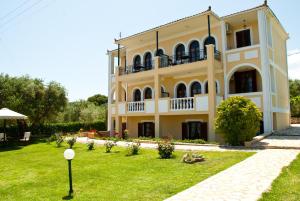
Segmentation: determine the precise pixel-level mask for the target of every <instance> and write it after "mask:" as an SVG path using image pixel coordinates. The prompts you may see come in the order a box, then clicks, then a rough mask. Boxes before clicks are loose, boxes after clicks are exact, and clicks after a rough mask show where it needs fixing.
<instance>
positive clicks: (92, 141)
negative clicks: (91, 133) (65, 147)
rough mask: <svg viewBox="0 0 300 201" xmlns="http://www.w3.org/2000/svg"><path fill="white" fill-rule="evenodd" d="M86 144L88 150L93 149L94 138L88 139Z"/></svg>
mask: <svg viewBox="0 0 300 201" xmlns="http://www.w3.org/2000/svg"><path fill="white" fill-rule="evenodd" d="M86 145H87V148H88V150H89V151H91V150H93V149H94V145H95V141H94V140H89V141H88V143H87V144H86Z"/></svg>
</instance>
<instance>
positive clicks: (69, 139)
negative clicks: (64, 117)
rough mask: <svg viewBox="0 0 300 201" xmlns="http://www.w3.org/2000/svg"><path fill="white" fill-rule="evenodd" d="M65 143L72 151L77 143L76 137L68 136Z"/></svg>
mask: <svg viewBox="0 0 300 201" xmlns="http://www.w3.org/2000/svg"><path fill="white" fill-rule="evenodd" d="M65 142H66V143H67V144H68V145H69V147H70V149H72V147H73V146H74V144H75V143H76V137H74V136H67V137H65Z"/></svg>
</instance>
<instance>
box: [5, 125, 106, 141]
mask: <svg viewBox="0 0 300 201" xmlns="http://www.w3.org/2000/svg"><path fill="white" fill-rule="evenodd" d="M80 129H83V130H85V131H87V130H98V131H104V130H106V125H105V122H103V121H97V122H93V123H81V122H71V123H48V124H42V125H38V126H29V128H28V130H29V131H30V132H31V133H32V135H34V136H41V137H47V136H50V135H52V134H54V133H57V132H63V133H72V132H78V131H79V130H80ZM1 130H3V129H0V131H1ZM17 131H18V127H17V126H10V127H7V129H6V132H7V133H8V134H9V135H10V136H15V135H16V133H17Z"/></svg>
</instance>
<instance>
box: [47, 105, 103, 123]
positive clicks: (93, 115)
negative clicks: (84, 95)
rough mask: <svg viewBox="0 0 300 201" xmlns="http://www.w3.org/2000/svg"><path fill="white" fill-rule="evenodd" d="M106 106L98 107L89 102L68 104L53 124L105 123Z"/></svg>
mask: <svg viewBox="0 0 300 201" xmlns="http://www.w3.org/2000/svg"><path fill="white" fill-rule="evenodd" d="M106 107H107V106H106V105H101V106H97V105H95V104H94V103H92V102H88V101H84V100H81V101H76V102H71V103H68V104H67V107H66V109H65V110H64V111H63V112H61V113H59V114H58V115H57V117H56V118H55V119H54V120H53V121H52V122H84V123H90V122H94V121H104V120H105V117H106V111H107V110H106Z"/></svg>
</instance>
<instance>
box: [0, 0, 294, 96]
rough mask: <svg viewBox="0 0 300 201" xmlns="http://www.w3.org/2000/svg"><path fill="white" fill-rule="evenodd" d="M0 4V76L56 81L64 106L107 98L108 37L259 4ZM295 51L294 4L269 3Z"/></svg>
mask: <svg viewBox="0 0 300 201" xmlns="http://www.w3.org/2000/svg"><path fill="white" fill-rule="evenodd" d="M239 2H243V3H237V1H236V0H222V1H221V0H201V1H199V0H184V1H178V0H151V1H145V0H127V1H107V0H0V73H4V74H9V75H11V76H21V75H29V76H31V77H34V78H41V79H43V80H44V81H45V83H48V82H50V81H52V80H53V81H57V82H59V83H61V84H62V85H63V86H64V87H65V88H66V90H67V93H68V98H69V100H70V101H75V100H79V99H87V98H88V97H89V96H92V95H94V94H97V93H101V94H105V95H107V90H108V89H107V77H108V76H107V68H108V67H107V66H108V57H107V55H106V52H107V49H115V48H116V45H115V44H114V38H117V37H118V36H119V32H121V33H122V36H123V37H125V36H128V35H131V34H134V33H137V32H140V31H143V30H146V29H149V28H153V27H156V26H158V25H161V24H164V23H167V22H170V21H173V20H176V19H179V18H182V17H186V16H190V15H193V14H196V13H199V12H202V11H204V10H206V9H207V8H208V6H209V5H211V6H212V9H213V11H214V12H215V13H217V14H218V15H219V16H224V15H227V14H231V13H233V12H237V11H240V10H244V9H249V8H252V7H255V6H257V5H260V4H262V3H263V0H251V1H239ZM268 4H269V5H270V7H271V8H272V10H273V11H274V12H275V14H276V15H277V17H278V18H279V20H280V21H281V23H282V24H283V26H284V28H285V29H286V31H287V32H288V33H289V35H290V39H289V40H288V46H287V47H288V53H289V54H292V53H295V52H299V51H300V37H299V36H300V29H299V22H298V21H297V20H298V19H300V12H299V8H300V1H296V0H285V1H280V0H269V1H268ZM288 59H289V77H290V78H292V79H296V78H298V79H300V54H294V55H292V56H289V58H288Z"/></svg>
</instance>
